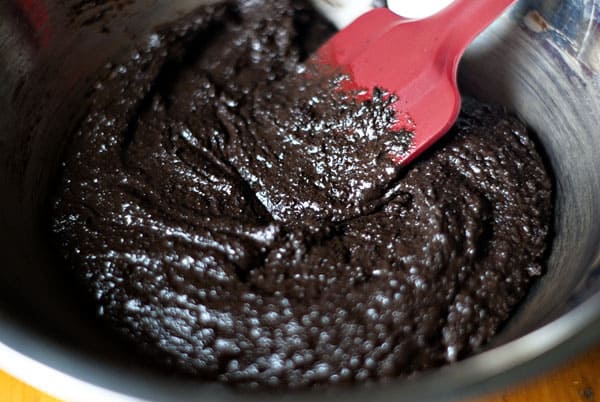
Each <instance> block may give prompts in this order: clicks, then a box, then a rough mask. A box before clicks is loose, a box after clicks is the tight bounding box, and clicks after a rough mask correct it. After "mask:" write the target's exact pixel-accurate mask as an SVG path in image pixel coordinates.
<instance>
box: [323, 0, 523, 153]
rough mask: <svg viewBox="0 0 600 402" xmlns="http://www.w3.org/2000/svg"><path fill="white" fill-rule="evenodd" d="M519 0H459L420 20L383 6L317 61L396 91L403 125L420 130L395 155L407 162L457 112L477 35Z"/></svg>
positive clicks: (366, 84)
mask: <svg viewBox="0 0 600 402" xmlns="http://www.w3.org/2000/svg"><path fill="white" fill-rule="evenodd" d="M407 1H409V0H407ZM410 1H412V0H410ZM514 2H515V0H456V1H454V2H453V3H452V4H450V5H449V6H448V7H446V8H445V9H443V10H442V11H440V12H438V13H437V14H435V15H433V16H431V17H429V18H425V19H419V20H413V19H406V18H402V17H399V16H398V15H396V14H394V13H393V12H392V11H390V10H389V9H387V8H377V9H374V10H372V11H369V12H367V13H366V14H364V15H362V16H360V17H359V18H358V19H356V20H355V21H354V22H353V23H351V24H350V25H349V26H347V27H346V28H344V29H342V30H341V31H339V32H338V33H337V34H336V35H335V36H334V37H333V38H331V39H330V40H329V41H328V42H327V43H325V45H323V46H322V47H321V48H320V49H319V51H318V53H317V57H318V62H319V63H322V64H326V65H329V66H332V67H334V68H336V69H339V70H341V71H342V72H344V73H346V74H348V76H349V80H350V85H348V82H346V83H344V88H349V87H350V88H353V89H368V90H371V89H372V88H375V87H379V88H381V89H384V90H386V91H388V92H390V93H392V94H394V95H395V96H396V97H397V99H398V100H397V102H395V104H394V108H395V110H396V118H397V123H396V124H397V127H396V128H404V129H406V130H409V131H413V133H414V137H413V146H412V147H411V148H410V150H409V151H408V152H407V153H405V154H403V155H394V156H393V158H394V160H395V161H396V162H397V163H400V164H408V163H409V162H410V161H412V160H413V159H414V158H415V157H416V156H418V155H419V154H420V153H422V152H423V151H424V150H425V149H427V148H428V147H429V146H430V145H432V144H433V143H434V142H435V141H437V140H438V139H439V138H440V137H441V136H443V135H444V134H445V133H446V132H447V131H448V130H449V129H450V127H451V126H452V124H453V123H454V122H455V120H456V119H457V117H458V113H459V111H460V104H461V98H460V94H459V92H458V87H457V82H456V73H457V68H458V62H459V60H460V58H461V56H462V54H463V53H464V51H465V49H466V48H467V46H468V45H469V44H470V43H471V41H472V40H473V39H474V38H475V37H476V36H477V35H478V34H479V33H481V32H482V31H483V30H484V29H485V28H486V27H487V26H488V25H490V24H491V23H492V22H493V21H494V20H495V19H496V18H498V17H499V16H500V15H501V14H502V12H503V11H504V10H505V9H506V8H508V7H509V6H510V5H511V4H512V3H514ZM369 92H371V91H369Z"/></svg>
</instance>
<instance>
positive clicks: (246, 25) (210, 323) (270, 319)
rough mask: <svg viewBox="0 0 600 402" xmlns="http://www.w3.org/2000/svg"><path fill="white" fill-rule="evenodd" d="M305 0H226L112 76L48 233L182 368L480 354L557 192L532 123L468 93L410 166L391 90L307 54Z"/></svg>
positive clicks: (270, 377)
mask: <svg viewBox="0 0 600 402" xmlns="http://www.w3.org/2000/svg"><path fill="white" fill-rule="evenodd" d="M330 33H331V29H330V27H329V26H328V25H327V24H326V23H325V22H324V21H323V20H321V19H320V18H319V17H318V16H317V15H316V13H315V12H314V11H313V10H312V9H311V8H310V6H308V4H307V2H305V1H297V0H295V1H292V0H273V1H267V0H259V1H242V0H238V1H228V2H225V3H221V4H218V5H213V6H208V7H205V8H203V9H201V10H199V11H198V13H196V14H195V15H193V16H189V17H186V18H184V19H183V20H181V21H179V22H177V23H175V24H173V25H172V26H168V27H164V28H163V29H161V30H159V31H158V32H157V33H156V34H153V35H151V36H150V37H149V38H148V43H147V46H145V47H144V48H143V49H140V50H138V51H137V52H135V53H134V54H133V55H132V57H131V59H130V60H129V61H127V62H126V63H124V64H120V65H116V66H109V67H108V68H109V70H110V71H109V74H108V77H106V78H104V79H102V80H100V81H99V82H98V84H97V86H96V89H95V92H94V94H93V95H92V106H91V107H90V110H89V112H88V113H87V115H86V117H85V119H84V120H83V122H82V123H81V125H80V128H79V129H78V131H77V133H76V135H75V136H74V140H73V143H72V144H71V146H70V147H69V149H68V152H67V153H66V156H65V160H64V163H63V171H62V176H61V179H60V181H59V185H58V188H57V190H56V193H55V197H54V198H53V201H52V214H53V221H52V232H53V239H54V241H55V242H56V244H57V247H58V249H59V250H60V251H61V252H62V254H63V255H64V258H65V259H66V261H67V263H68V265H69V266H70V267H72V269H73V270H74V271H76V272H77V273H78V274H80V276H81V278H82V281H83V282H84V283H85V286H87V287H88V288H89V290H90V293H91V295H92V296H93V297H94V298H95V300H96V303H97V306H98V314H99V315H100V316H102V317H103V319H104V320H105V321H106V322H107V323H109V324H110V325H111V326H113V327H114V328H116V329H117V330H118V331H120V332H121V333H122V334H123V335H124V336H125V337H126V338H127V339H129V340H131V341H133V342H135V343H136V344H137V345H138V346H139V349H140V350H141V352H142V353H143V354H144V355H146V356H151V357H152V358H153V359H155V360H156V361H159V362H160V363H161V364H163V365H166V366H168V367H170V368H171V369H174V370H175V371H177V372H180V373H187V374H192V375H197V376H198V377H200V378H203V379H206V378H209V379H218V380H221V381H225V382H229V383H235V384H242V385H249V386H259V385H260V386H265V385H266V386H280V385H281V386H289V387H302V386H307V385H314V384H326V383H340V382H361V381H365V380H369V379H385V378H388V377H394V376H398V375H407V374H410V373H413V372H416V371H419V370H424V369H428V368H431V367H436V366H440V365H444V364H446V363H449V362H454V361H456V360H458V359H460V358H463V357H465V356H468V355H469V354H472V353H473V352H475V351H477V350H479V349H480V348H481V347H482V345H485V343H486V342H488V341H489V340H490V338H491V337H492V336H493V335H494V333H495V332H496V331H497V329H498V327H499V326H500V325H501V324H502V323H503V322H504V321H505V320H506V319H507V318H508V317H509V315H510V313H511V311H512V310H513V309H514V308H515V306H516V305H517V304H518V303H519V301H520V300H521V299H522V298H523V296H524V295H525V293H526V291H527V289H528V287H529V284H530V282H531V281H532V278H534V277H536V276H539V275H540V274H541V273H542V272H543V266H542V263H543V255H544V251H545V249H546V244H547V241H548V225H549V222H550V218H551V214H552V204H551V190H552V189H551V182H550V179H549V175H548V173H547V172H546V171H545V169H544V166H543V163H542V161H541V159H540V157H539V155H538V153H537V152H536V149H535V146H534V144H533V142H532V141H531V139H530V138H529V136H528V133H527V130H526V127H525V126H524V124H523V123H521V122H520V121H518V120H517V119H516V118H514V117H512V116H511V115H509V114H507V113H506V112H505V111H504V110H503V109H501V108H497V107H491V106H486V105H482V104H479V103H476V102H474V101H470V100H467V101H466V102H465V107H464V110H463V112H462V115H461V117H460V119H459V121H458V123H457V124H456V126H455V127H454V128H453V129H452V132H451V133H450V134H448V136H447V137H446V139H445V140H444V141H442V143H440V144H439V145H438V146H436V147H435V149H433V150H432V151H431V152H429V153H428V154H426V155H424V157H422V158H421V159H420V160H419V161H418V162H416V163H414V164H413V165H411V166H410V168H409V169H407V170H402V169H400V168H399V167H398V166H397V165H396V164H394V162H393V160H392V159H393V158H392V157H391V156H392V155H393V154H395V153H399V152H402V151H403V150H405V149H406V146H407V144H409V143H410V135H409V134H408V133H405V132H395V131H394V130H391V129H390V127H391V125H392V122H393V113H392V111H391V108H390V107H389V103H390V98H389V97H388V96H385V94H383V93H379V92H377V93H375V94H374V97H373V100H372V101H368V102H357V101H352V99H350V98H348V97H345V96H344V94H342V93H341V92H339V91H335V90H332V88H333V86H334V85H335V83H332V82H331V81H328V80H326V79H320V78H318V76H316V75H315V74H313V73H312V72H311V71H307V68H306V66H304V65H303V64H301V61H302V60H303V59H304V58H305V57H306V56H307V55H309V54H310V53H311V52H313V51H314V50H315V49H316V47H317V46H318V44H319V43H320V42H322V41H323V40H324V39H325V38H326V37H327V35H329V34H330Z"/></svg>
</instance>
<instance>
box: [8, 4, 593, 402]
mask: <svg viewBox="0 0 600 402" xmlns="http://www.w3.org/2000/svg"><path fill="white" fill-rule="evenodd" d="M203 3H206V1H202V0H177V1H171V0H138V1H135V2H131V1H127V0H111V1H95V2H82V1H79V0H27V1H25V0H4V1H0V78H1V79H0V188H1V189H2V197H0V255H1V256H2V257H1V259H0V261H1V262H2V269H0V368H3V369H5V370H8V371H9V372H12V373H14V374H16V375H18V376H19V377H20V378H22V379H24V380H26V381H28V382H30V383H32V384H33V385H37V386H38V387H41V388H43V389H44V390H46V391H49V392H51V393H54V394H55V395H57V396H60V397H63V398H66V399H70V400H74V399H75V400H77V399H79V400H93V399H94V398H96V399H97V400H117V399H118V396H117V395H123V396H125V395H128V396H130V397H133V398H141V399H147V400H157V401H177V400H181V401H184V400H185V401H190V400H198V401H224V400H228V401H238V400H239V401H249V400H257V401H258V400H261V401H269V400H298V401H300V400H302V401H305V400H313V401H321V400H322V401H337V400H339V401H362V400H369V401H392V400H393V401H399V400H406V401H424V400H452V399H460V398H466V397H468V396H473V395H476V394H479V393H481V392H484V391H489V390H493V389H496V388H498V387H500V386H504V385H507V384H509V383H512V382H515V381H519V380H522V379H524V378H526V377H527V376H530V375H533V374H535V373H538V372H540V371H542V370H545V369H548V368H549V367H551V366H552V365H553V364H557V363H558V362H560V361H562V360H564V359H565V358H567V357H569V356H572V355H573V354H574V353H577V352H579V351H582V350H583V349H584V348H585V347H587V346H589V345H591V344H592V343H593V342H596V341H598V340H599V339H600V252H599V251H600V246H599V245H600V208H598V206H599V205H600V174H598V172H600V158H598V156H597V153H598V151H599V150H600V132H599V131H600V88H599V87H600V76H599V74H600V32H599V29H600V28H599V27H600V23H599V20H600V16H599V13H600V11H599V5H600V0H598V1H593V0H562V1H561V0H521V1H520V2H519V3H517V5H516V6H515V7H514V8H513V9H512V10H510V11H509V12H508V13H507V14H505V15H504V16H503V18H502V19H501V20H500V21H498V22H497V23H496V24H495V25H494V26H493V27H492V28H490V29H489V30H488V31H486V32H485V33H484V34H483V35H482V36H481V37H480V38H478V40H477V41H476V42H475V43H474V44H473V46H472V47H471V48H470V49H469V51H468V53H467V55H466V57H465V59H464V62H463V64H462V67H461V85H462V87H463V89H464V92H466V93H469V94H471V95H475V96H476V97H479V98H481V99H483V100H488V101H493V102H497V103H501V104H504V105H506V106H507V107H509V108H510V109H512V110H514V111H516V112H517V113H518V114H519V115H520V116H521V117H522V118H523V119H524V120H525V121H526V122H527V123H528V124H529V125H530V126H531V127H532V128H533V129H535V131H537V132H538V134H539V141H540V143H541V144H542V145H543V147H544V149H545V150H546V154H547V159H548V161H549V163H550V165H551V166H552V168H553V170H554V173H555V176H556V200H555V202H556V209H557V216H556V222H555V224H554V232H555V234H556V238H555V241H554V244H553V250H552V252H551V253H550V255H549V268H548V272H547V273H546V275H545V276H544V277H543V278H542V279H541V280H540V281H539V282H538V283H537V284H536V285H535V286H534V288H533V289H532V292H531V294H530V296H529V297H528V299H527V300H526V302H525V303H524V304H523V305H522V306H521V309H520V310H519V312H518V314H517V315H516V316H515V317H514V318H513V319H512V320H511V321H510V322H509V324H508V325H507V326H506V328H505V329H504V330H503V331H502V333H501V334H500V335H499V336H498V337H497V338H496V339H495V341H494V342H493V344H492V345H490V347H489V348H488V350H487V351H484V352H483V353H480V354H479V355H477V356H475V357H472V358H470V359H467V360H465V361H463V362H460V363H458V364H456V365H453V366H451V367H447V368H443V369H439V370H434V371H432V372H430V373H424V374H423V375H420V376H418V377H416V378H414V379H411V380H397V381H395V382H392V383H390V384H385V385H378V386H376V387H364V386H358V387H354V388H351V389H329V390H327V391H323V390H320V391H318V392H311V391H307V392H302V393H292V394H290V393H277V394H272V393H271V394H268V395H265V394H255V393H250V394H249V393H241V392H235V391H233V390H231V389H229V388H227V387H224V386H222V385H219V384H203V383H198V382H193V381H189V380H188V381H186V380H181V379H180V380H177V379H173V378H169V377H166V376H164V375H160V374H157V373H154V372H150V371H148V370H145V369H144V368H143V367H139V364H137V363H136V362H135V361H134V360H133V359H131V358H130V356H129V353H128V351H127V349H126V348H123V347H122V346H119V345H120V344H119V343H118V342H115V341H114V340H113V339H111V338H110V336H109V335H108V334H106V333H104V332H103V331H102V329H101V328H99V327H98V326H97V325H96V323H95V321H94V319H93V311H92V310H91V309H90V307H89V306H86V305H85V304H83V303H82V302H81V297H79V295H78V292H77V291H76V289H75V287H74V286H72V285H71V284H70V283H69V281H68V278H65V277H64V276H62V275H61V274H60V269H58V268H57V267H56V262H55V261H53V259H52V257H51V256H52V253H51V250H48V249H47V245H46V243H45V242H44V232H43V227H44V224H43V223H44V222H43V218H44V202H45V196H46V192H47V189H48V188H49V187H50V186H51V183H52V177H53V176H54V175H55V173H56V168H57V164H58V160H59V157H60V151H61V149H62V147H63V146H64V145H65V143H66V141H67V137H68V132H69V130H70V128H71V127H73V125H74V124H76V121H77V113H74V111H79V112H82V111H83V110H84V109H85V104H86V90H87V89H88V88H89V87H90V85H91V81H90V80H89V77H92V76H93V75H94V74H96V73H97V72H99V71H102V69H103V68H104V66H105V65H106V63H107V62H108V61H109V60H111V59H118V58H120V57H127V55H128V54H129V52H128V49H130V48H131V47H132V46H133V45H134V44H135V43H136V42H139V41H143V40H146V39H147V37H148V34H149V33H150V32H151V31H152V30H153V29H155V28H156V26H157V25H159V24H161V23H164V22H167V21H169V20H172V19H173V18H176V17H177V16H178V15H181V14H182V13H185V12H187V11H189V10H191V9H192V8H194V7H196V6H198V5H200V4H203ZM515 252H519V250H515ZM108 393H110V394H108Z"/></svg>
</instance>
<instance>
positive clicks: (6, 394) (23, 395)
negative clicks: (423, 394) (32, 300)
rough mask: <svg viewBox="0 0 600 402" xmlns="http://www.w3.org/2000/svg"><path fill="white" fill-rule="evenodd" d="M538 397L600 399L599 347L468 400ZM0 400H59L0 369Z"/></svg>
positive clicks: (531, 401) (573, 401)
mask: <svg viewBox="0 0 600 402" xmlns="http://www.w3.org/2000/svg"><path fill="white" fill-rule="evenodd" d="M538 401H539V402H596V401H598V402H600V347H598V348H596V349H594V350H591V351H589V352H588V353H585V354H584V355H583V356H581V357H579V358H577V359H575V360H573V361H571V362H569V363H567V364H566V365H565V366H564V367H562V368H560V369H558V370H555V371H553V372H551V373H549V374H546V375H545V376H543V377H541V378H538V379H533V380H530V381H529V383H527V384H521V385H519V386H517V387H516V388H514V389H510V390H506V391H504V392H500V393H498V394H497V395H492V396H489V397H486V398H482V399H478V400H476V401H470V402H538ZM0 402H59V401H58V400H57V399H54V398H52V397H50V396H48V395H45V394H43V393H41V392H39V391H36V390H35V389H33V388H31V387H29V386H28V385H25V384H23V383H22V382H20V381H18V380H16V379H14V378H12V377H11V376H9V375H8V374H6V373H4V372H2V371H0ZM78 402H85V401H78ZM108 402H110V401H108Z"/></svg>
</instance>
